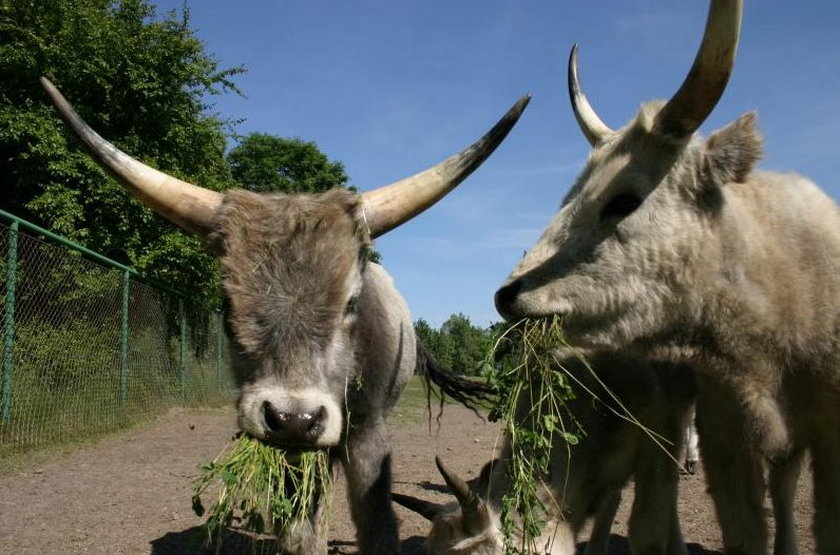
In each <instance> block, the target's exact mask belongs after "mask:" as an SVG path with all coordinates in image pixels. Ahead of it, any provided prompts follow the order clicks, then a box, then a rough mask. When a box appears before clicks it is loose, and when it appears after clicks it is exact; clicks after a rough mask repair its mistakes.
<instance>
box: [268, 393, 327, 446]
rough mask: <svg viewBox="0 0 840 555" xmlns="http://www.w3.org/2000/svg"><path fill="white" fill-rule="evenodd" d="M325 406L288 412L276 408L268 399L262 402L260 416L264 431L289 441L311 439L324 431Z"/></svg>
mask: <svg viewBox="0 0 840 555" xmlns="http://www.w3.org/2000/svg"><path fill="white" fill-rule="evenodd" d="M326 414H327V411H326V408H325V407H323V406H320V407H318V409H317V410H315V411H312V412H301V413H289V412H283V411H280V410H278V409H277V407H275V406H274V405H272V404H271V402H269V401H265V402H264V403H263V404H262V416H263V421H264V423H265V428H266V431H268V432H270V433H271V434H272V435H273V436H274V437H275V438H285V439H287V440H290V441H295V442H297V441H311V440H313V439H317V438H318V437H320V436H321V434H322V433H323V432H324V421H325V420H326Z"/></svg>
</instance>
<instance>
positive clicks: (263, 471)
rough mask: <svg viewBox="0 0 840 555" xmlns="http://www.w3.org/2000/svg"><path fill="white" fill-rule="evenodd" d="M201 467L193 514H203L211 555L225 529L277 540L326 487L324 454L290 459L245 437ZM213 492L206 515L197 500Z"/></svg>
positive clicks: (327, 467) (307, 511) (218, 547)
mask: <svg viewBox="0 0 840 555" xmlns="http://www.w3.org/2000/svg"><path fill="white" fill-rule="evenodd" d="M200 468H201V475H200V476H199V477H198V478H196V480H195V482H194V483H193V497H192V505H193V511H195V514H197V515H198V516H204V514H205V512H206V513H207V521H206V522H205V528H206V529H207V533H208V538H209V539H210V540H211V541H212V542H213V544H214V545H215V549H216V553H220V551H221V546H222V538H223V534H224V531H225V530H226V529H227V528H233V527H237V528H240V529H241V530H243V531H245V532H247V533H249V536H255V535H261V534H268V533H270V534H274V535H275V536H277V537H278V538H279V537H282V536H283V535H284V534H285V533H286V532H287V531H288V529H289V526H291V525H292V523H294V522H296V521H299V520H303V519H306V518H307V517H308V515H309V514H310V511H311V510H312V508H313V507H314V504H315V503H317V502H318V501H319V500H320V499H322V498H325V497H326V495H327V492H328V491H327V490H328V489H329V487H330V464H329V455H328V453H327V452H326V451H323V450H319V451H308V452H302V453H294V454H293V455H292V454H290V453H287V452H285V451H283V450H281V449H276V448H274V447H271V446H269V445H266V444H264V443H262V442H260V441H258V440H256V439H254V438H252V437H250V436H247V435H244V434H243V435H240V436H239V437H238V438H237V439H234V441H233V442H232V445H228V446H226V447H225V449H224V450H223V451H222V453H221V454H220V455H219V456H218V457H216V459H215V460H213V461H212V462H207V463H204V464H202V465H201V467H200ZM216 488H218V493H217V494H216V495H215V497H213V501H212V504H211V505H210V509H209V511H205V508H204V504H203V503H202V501H201V496H202V495H206V494H209V493H210V492H212V491H214V490H215V489H216Z"/></svg>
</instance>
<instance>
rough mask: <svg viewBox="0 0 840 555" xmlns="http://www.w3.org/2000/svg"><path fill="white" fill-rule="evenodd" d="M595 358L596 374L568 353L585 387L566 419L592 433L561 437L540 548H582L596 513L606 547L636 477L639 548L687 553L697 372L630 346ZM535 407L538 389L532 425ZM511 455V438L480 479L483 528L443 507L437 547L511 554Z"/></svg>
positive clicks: (591, 554) (436, 550)
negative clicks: (504, 527) (681, 488)
mask: <svg viewBox="0 0 840 555" xmlns="http://www.w3.org/2000/svg"><path fill="white" fill-rule="evenodd" d="M589 358H590V362H591V365H592V368H593V369H594V371H595V375H593V374H592V373H591V372H590V371H589V370H588V369H587V368H586V367H585V366H584V365H583V364H582V363H581V362H580V361H579V360H578V359H577V357H568V358H565V359H562V366H563V368H564V369H565V370H564V371H565V372H567V373H568V374H569V375H570V376H571V377H572V380H571V381H572V383H573V384H574V385H573V389H574V391H575V395H576V398H575V399H573V400H571V401H569V402H568V404H567V408H568V412H569V414H571V415H572V416H573V417H574V418H575V420H576V424H574V423H572V422H567V423H566V426H567V427H568V428H574V427H575V426H576V425H579V426H580V428H581V429H582V430H583V431H584V435H583V437H582V438H581V441H580V443H579V444H577V445H569V444H567V443H566V442H565V441H564V440H563V439H562V438H557V439H555V442H554V445H553V448H552V449H553V450H552V454H551V460H552V463H551V475H550V476H549V477H548V479H547V480H545V479H544V481H543V486H542V487H543V489H542V491H541V498H542V501H543V504H544V505H545V507H546V508H547V509H548V511H549V512H548V515H546V516H547V517H548V518H549V522H548V525H547V526H546V529H545V532H544V533H543V535H542V536H541V537H540V538H539V539H538V541H537V542H536V544H537V545H538V546H543V548H544V549H545V551H540V553H546V554H551V555H573V554H574V553H575V541H576V539H577V536H578V534H579V533H580V531H581V529H582V528H583V526H584V524H585V523H586V521H587V519H589V518H590V517H594V518H595V524H594V526H593V531H592V536H591V538H590V541H589V544H588V546H587V551H586V553H587V554H588V555H606V554H607V551H608V545H609V535H610V529H611V527H612V524H613V520H614V517H615V513H616V510H617V509H618V505H619V502H620V500H621V489H622V488H623V486H624V485H625V484H626V483H627V481H628V480H629V479H630V478H631V477H633V479H634V480H635V484H636V486H635V492H636V495H635V499H634V502H633V508H632V512H631V516H630V534H629V539H630V546H631V548H632V550H633V553H662V554H664V553H669V554H672V555H679V554H686V553H687V549H686V546H685V543H684V541H683V538H682V533H681V531H680V526H679V519H678V516H677V484H678V479H679V476H678V463H677V458H678V457H679V454H680V452H681V449H682V441H683V431H684V427H685V424H686V423H687V419H688V417H689V413H690V408H691V404H692V401H693V399H694V395H695V384H694V378H693V375H692V373H691V371H690V370H687V369H686V368H684V367H682V366H678V365H674V364H670V363H667V362H661V363H658V362H649V361H647V360H644V359H640V358H633V357H629V356H626V355H623V354H615V353H606V352H598V353H594V354H593V355H591V356H590V357H589ZM596 376H597V377H596ZM609 392H612V393H613V394H615V395H616V396H617V397H618V398H619V399H620V400H621V403H622V404H623V405H624V407H625V408H626V409H627V411H629V413H630V414H632V415H633V416H634V417H635V418H637V419H638V420H639V422H641V424H642V425H644V426H645V427H647V428H648V429H650V430H651V431H652V432H653V433H655V434H659V436H661V437H659V438H658V439H657V441H658V442H659V445H657V443H656V442H654V440H652V439H651V437H649V436H648V435H647V434H646V433H645V432H644V430H643V429H642V428H641V427H640V426H638V425H637V424H635V423H632V422H629V421H627V420H626V419H624V418H622V417H621V416H618V415H624V414H625V411H624V410H623V409H622V408H621V406H620V405H619V404H618V403H616V402H615V400H613V399H612V398H611V396H610V393H609ZM593 395H594V398H593ZM596 399H598V400H596ZM532 407H533V402H532V395H531V394H530V393H529V392H528V391H525V392H523V394H522V397H521V398H520V399H519V408H518V409H517V411H518V413H519V419H520V421H521V422H522V423H523V424H525V425H527V421H528V418H529V417H528V413H529V412H530V410H531V409H532ZM509 458H510V446H509V445H508V444H507V443H506V444H505V446H504V447H503V450H502V455H501V458H500V459H497V460H495V461H493V462H492V463H489V464H488V466H487V467H485V469H484V470H483V471H482V473H481V476H480V477H479V480H478V483H477V484H474V486H473V487H474V489H475V491H477V492H478V493H479V495H480V496H481V497H482V499H483V503H484V504H485V506H486V508H487V509H488V510H487V515H488V517H487V518H486V519H484V521H483V522H482V526H481V527H477V526H476V525H475V524H474V523H473V526H472V528H470V527H469V526H465V524H464V519H463V514H462V512H461V511H460V510H459V509H458V507H457V506H453V507H450V508H448V509H447V510H441V511H439V514H438V515H436V517H435V518H434V520H433V524H432V529H431V531H430V533H429V537H428V540H427V552H428V553H430V554H432V555H454V554H456V553H457V554H470V555H484V554H487V555H502V554H503V553H504V543H503V540H502V538H501V532H500V530H501V527H500V524H499V517H498V515H499V513H500V511H501V507H502V498H503V496H504V495H505V494H506V493H507V491H508V489H509V487H510V479H509V478H508V476H507V470H508V468H507V466H508V462H507V461H508V460H509ZM397 500H398V501H399V499H397Z"/></svg>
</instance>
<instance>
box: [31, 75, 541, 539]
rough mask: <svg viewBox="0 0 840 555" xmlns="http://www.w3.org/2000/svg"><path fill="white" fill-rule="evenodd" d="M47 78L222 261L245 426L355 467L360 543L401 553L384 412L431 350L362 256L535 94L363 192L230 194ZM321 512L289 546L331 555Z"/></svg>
mask: <svg viewBox="0 0 840 555" xmlns="http://www.w3.org/2000/svg"><path fill="white" fill-rule="evenodd" d="M42 83H43V84H44V87H45V88H46V90H47V92H48V93H49V95H50V97H51V99H52V100H53V102H54V103H55V105H56V107H57V108H58V110H59V112H60V114H61V116H62V117H63V118H64V119H65V121H66V122H67V123H68V124H69V125H70V127H71V128H72V129H73V131H74V132H75V133H76V134H77V135H78V136H79V137H80V138H81V140H82V141H83V142H84V144H85V145H86V146H87V147H88V148H89V149H90V151H91V152H92V153H93V155H94V156H95V157H96V159H97V160H98V161H99V162H100V163H101V164H103V165H104V166H105V168H106V169H107V170H109V171H110V172H111V173H112V174H113V175H114V176H115V177H116V178H117V179H118V180H120V181H121V182H123V183H124V184H125V185H126V186H127V188H128V189H129V190H130V191H131V192H132V193H134V194H135V195H137V196H138V197H139V198H140V199H141V200H142V201H143V202H145V203H146V204H148V205H149V206H151V207H152V208H154V209H155V210H157V211H158V212H159V213H160V214H161V215H163V216H165V217H166V218H168V219H169V220H171V221H172V222H174V223H176V224H177V225H179V226H180V227H182V228H183V229H185V230H188V231H190V232H192V233H195V234H197V235H200V236H201V237H203V238H204V239H205V241H206V243H207V245H208V246H209V248H210V249H211V250H212V251H213V252H214V253H216V254H217V255H218V256H219V258H220V261H221V268H222V273H223V283H224V291H225V295H226V298H227V301H228V303H229V307H230V310H229V318H228V331H229V335H230V338H231V341H232V344H233V349H232V351H233V353H234V356H233V361H232V370H233V374H234V377H235V380H236V382H237V385H238V389H239V397H238V401H237V409H238V419H239V425H240V427H241V428H242V430H244V431H245V432H246V433H248V434H250V435H252V436H254V437H256V438H259V439H261V440H263V441H265V442H267V443H269V444H272V445H275V446H278V447H282V448H285V449H291V450H294V449H313V448H316V449H317V448H323V449H331V453H332V456H333V459H334V460H335V459H339V460H340V461H341V463H342V465H343V468H344V471H345V474H346V476H347V483H348V497H349V500H350V508H351V514H352V518H353V522H354V523H355V525H356V530H357V538H358V546H359V549H360V551H361V552H362V553H364V554H383V555H393V554H395V553H398V552H399V538H398V534H397V522H396V518H395V516H394V512H393V509H392V507H391V503H390V484H391V469H390V448H389V446H388V444H387V440H386V432H385V425H384V419H385V416H386V415H387V413H388V412H389V410H390V409H391V408H392V407H393V406H394V404H395V403H396V401H397V399H398V398H399V396H400V394H401V392H402V390H403V388H404V386H405V384H406V382H407V380H408V378H409V376H410V375H411V374H412V373H413V372H414V370H415V367H416V366H417V363H418V357H417V355H418V354H422V353H421V352H419V351H418V343H417V342H416V339H415V336H414V330H413V325H412V320H411V315H410V313H409V310H408V307H407V306H406V303H405V301H404V300H403V299H402V297H401V296H400V294H399V293H398V292H397V290H396V289H395V287H394V284H393V282H392V280H391V278H390V276H388V274H387V273H386V272H385V270H384V269H383V268H382V267H381V266H379V265H377V264H374V263H371V262H368V261H367V251H368V249H369V247H370V243H371V239H373V238H374V237H376V236H378V235H381V234H383V233H385V232H387V231H389V230H390V229H392V228H394V227H396V226H398V225H400V224H401V223H403V222H405V221H406V220H408V219H410V218H411V217H413V216H415V215H416V214H418V213H420V212H422V211H423V210H425V209H426V208H428V207H429V206H431V205H432V204H434V203H435V202H436V201H437V200H439V199H440V198H441V197H442V196H443V195H445V194H446V193H447V192H448V191H450V190H451V189H452V188H454V187H455V186H456V185H457V184H458V183H460V182H461V180H463V179H464V178H465V177H466V176H467V175H469V174H470V173H471V172H472V171H473V170H474V169H475V168H477V167H478V166H479V165H480V164H481V163H482V162H483V161H484V160H485V159H486V158H487V157H488V156H489V155H490V154H491V153H492V152H493V150H494V149H495V148H496V146H498V145H499V144H500V143H501V141H502V140H503V139H504V137H505V136H506V135H507V133H508V131H509V130H510V129H511V128H512V127H513V125H514V124H515V123H516V121H517V120H518V118H519V116H520V114H521V113H522V110H524V108H525V106H526V105H527V103H528V100H529V98H528V97H523V98H522V99H520V101H519V102H517V103H516V104H515V105H514V106H513V107H512V108H511V109H510V111H509V112H508V113H507V114H506V115H505V116H504V117H503V118H502V119H501V120H500V121H499V123H497V124H496V126H495V127H493V129H491V130H490V131H489V132H488V133H487V134H486V135H485V136H484V137H483V138H482V139H480V140H479V141H478V142H476V143H475V144H474V145H472V146H471V147H469V148H468V149H466V150H465V151H463V152H462V153H461V154H458V155H455V156H452V157H450V158H448V159H447V160H445V161H443V162H442V163H440V164H438V165H437V166H435V167H433V168H430V169H428V170H426V171H424V172H421V173H419V174H417V175H414V176H412V177H409V178H406V179H403V180H401V181H397V182H395V183H392V184H390V185H387V186H385V187H381V188H379V189H375V190H372V191H368V192H365V193H363V194H361V195H359V194H356V193H354V192H351V191H347V190H332V191H329V192H326V193H322V194H317V195H284V194H262V195H260V194H255V193H251V192H248V191H243V190H232V191H228V192H227V193H225V194H221V193H217V192H214V191H211V190H208V189H204V188H202V187H199V186H196V185H192V184H189V183H185V182H183V181H180V180H177V179H175V178H173V177H170V176H168V175H166V174H163V173H161V172H159V171H157V170H154V169H152V168H150V167H148V166H145V165H144V164H142V163H141V162H139V161H137V160H135V159H133V158H131V157H129V156H128V155H126V154H124V153H123V152H121V151H119V150H118V149H117V148H116V147H114V146H113V145H111V144H110V143H108V142H106V141H105V140H104V139H102V138H101V137H100V136H99V135H97V134H96V132H95V131H93V130H92V129H91V128H90V127H88V126H87V124H86V123H85V122H83V121H82V120H81V119H80V118H79V117H78V115H76V113H75V112H74V111H73V109H72V108H71V107H70V105H69V104H68V103H67V102H66V101H65V100H64V98H63V97H62V96H61V94H60V93H59V92H58V90H57V89H56V88H55V87H54V86H53V85H52V84H51V83H50V82H49V81H47V80H46V79H42ZM424 358H425V357H422V356H421V357H420V359H424ZM320 512H321V511H320V509H314V510H313V515H312V518H311V520H310V521H309V522H304V523H298V524H297V525H296V526H295V527H294V532H293V533H292V534H290V535H289V537H287V538H284V541H285V545H284V549H285V550H286V551H287V552H290V553H301V554H311V553H315V552H322V553H323V552H326V537H324V534H322V532H321V526H320V522H321V521H320V517H319V513H320Z"/></svg>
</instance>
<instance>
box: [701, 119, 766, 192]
mask: <svg viewBox="0 0 840 555" xmlns="http://www.w3.org/2000/svg"><path fill="white" fill-rule="evenodd" d="M763 146H764V139H763V138H762V136H761V133H759V131H758V127H757V125H756V115H755V112H749V113H747V114H744V115H743V116H741V117H740V118H738V119H737V120H735V121H734V122H733V123H731V124H729V125H727V126H726V127H724V128H723V129H721V130H719V131H715V132H714V133H712V135H711V136H710V137H709V139H708V140H707V141H706V167H707V168H708V170H709V172H710V173H711V175H710V176H709V177H711V178H712V180H713V182H714V183H718V184H721V185H722V184H724V183H730V182H735V183H743V182H744V181H745V180H746V179H747V176H748V175H749V174H750V172H751V171H752V170H753V167H755V164H756V163H757V162H758V161H759V160H760V159H761V156H762V149H763Z"/></svg>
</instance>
